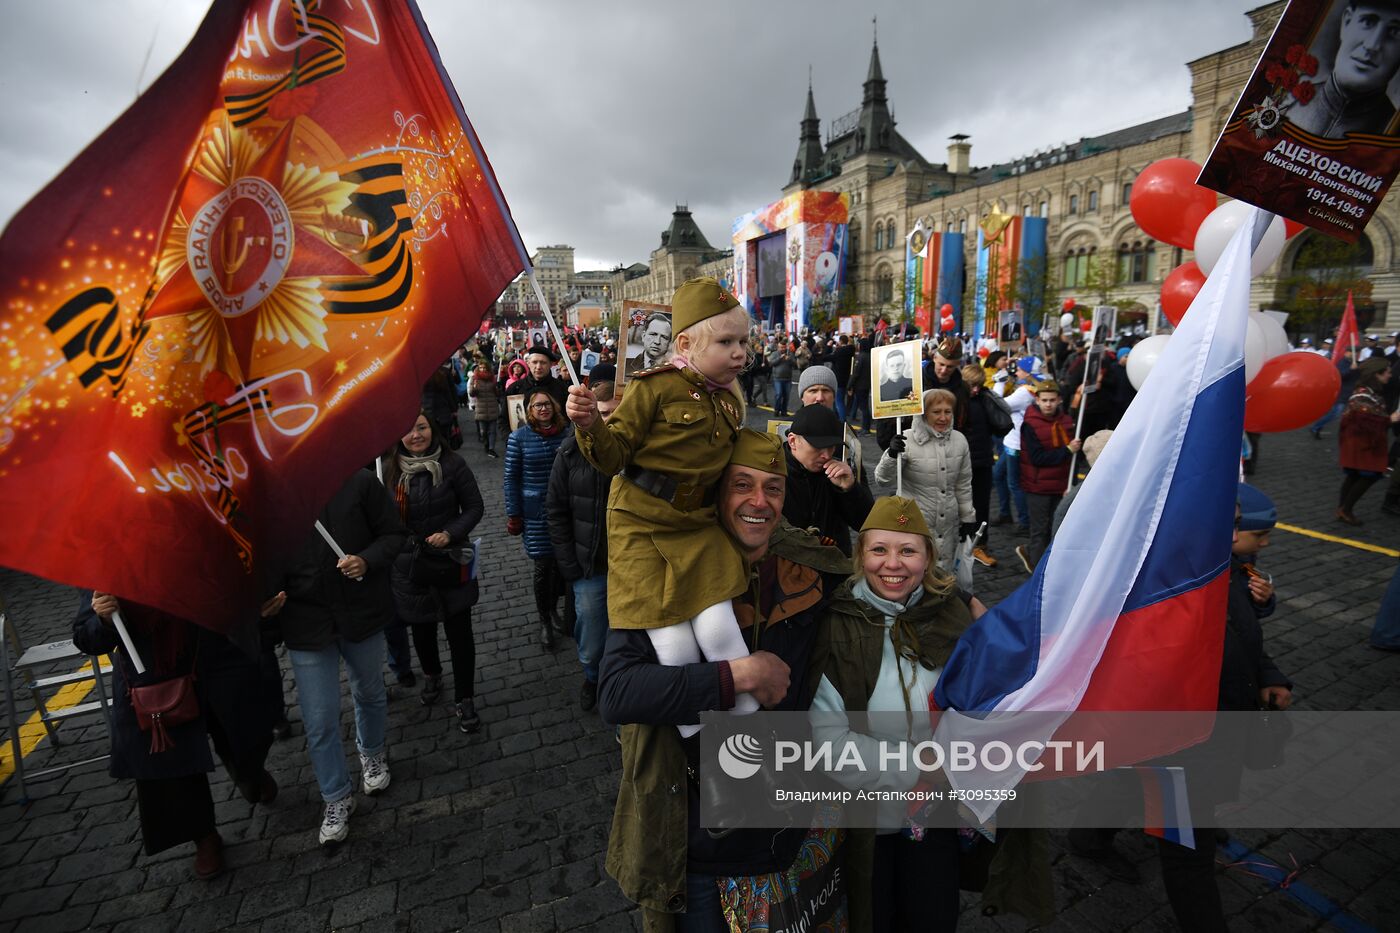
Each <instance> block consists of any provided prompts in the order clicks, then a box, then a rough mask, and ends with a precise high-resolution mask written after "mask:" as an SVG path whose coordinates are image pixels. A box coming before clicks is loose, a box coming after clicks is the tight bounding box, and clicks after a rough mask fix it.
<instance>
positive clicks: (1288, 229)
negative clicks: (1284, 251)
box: [1283, 217, 1308, 240]
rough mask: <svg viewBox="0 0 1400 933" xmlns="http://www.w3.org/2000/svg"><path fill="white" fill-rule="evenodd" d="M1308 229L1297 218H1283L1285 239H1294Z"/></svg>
mask: <svg viewBox="0 0 1400 933" xmlns="http://www.w3.org/2000/svg"><path fill="white" fill-rule="evenodd" d="M1306 229H1308V228H1307V227H1306V226H1305V225H1303V224H1300V223H1298V221H1296V220H1289V219H1288V218H1287V217H1285V218H1283V238H1284V239H1285V240H1290V239H1292V238H1293V237H1295V236H1297V235H1298V234H1300V233H1302V232H1303V231H1304V230H1306Z"/></svg>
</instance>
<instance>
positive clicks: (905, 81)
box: [0, 0, 1256, 266]
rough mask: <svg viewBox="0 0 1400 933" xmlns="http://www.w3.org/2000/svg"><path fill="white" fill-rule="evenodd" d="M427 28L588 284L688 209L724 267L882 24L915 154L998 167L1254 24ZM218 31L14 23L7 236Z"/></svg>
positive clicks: (9, 7)
mask: <svg viewBox="0 0 1400 933" xmlns="http://www.w3.org/2000/svg"><path fill="white" fill-rule="evenodd" d="M341 2H344V0H329V2H328V3H327V9H329V10H331V11H332V12H334V10H335V8H336V6H337V4H339V3H341ZM355 2H357V3H358V2H359V0H355ZM421 5H422V7H423V13H424V17H425V18H426V20H427V22H428V25H429V28H430V29H432V31H433V34H434V36H435V37H436V39H437V42H438V46H439V48H440V49H441V51H442V54H443V57H444V60H445V61H446V63H447V67H448V70H449V72H450V73H451V74H452V76H453V80H454V82H455V83H456V85H457V88H458V90H459V92H460V93H461V96H462V100H463V103H464V105H465V106H466V109H467V113H468V114H469V116H470V117H471V119H472V121H473V123H474V125H475V127H476V130H477V132H478V133H479V134H480V136H481V139H482V142H483V144H484V145H485V147H486V151H487V153H488V155H489V156H490V158H491V161H492V164H493V165H494V166H495V169H496V173H497V175H498V176H499V178H500V181H501V186H502V188H503V189H504V191H505V194H506V198H507V200H508V201H509V202H510V205H511V209H512V212H513V214H514V216H515V219H516V222H517V223H518V224H519V226H520V229H521V233H522V235H523V236H524V238H525V242H526V244H527V245H528V246H530V247H531V248H532V249H533V248H535V247H538V246H541V245H547V244H554V243H568V244H570V245H572V246H574V247H575V249H576V250H577V256H578V260H579V265H580V266H586V265H599V264H603V265H606V264H612V263H615V262H636V261H645V260H646V259H647V257H648V255H649V254H650V251H651V250H652V249H654V248H655V247H656V246H657V245H659V242H660V236H659V235H660V231H661V230H662V229H663V228H664V227H665V226H666V224H667V223H668V222H669V219H670V214H671V210H672V208H673V207H674V205H675V204H676V203H677V202H681V203H688V204H689V205H690V208H691V210H692V211H693V212H694V214H695V217H696V220H697V221H698V222H699V223H700V226H701V229H702V230H704V232H705V234H706V235H707V236H708V237H709V239H710V241H711V242H712V243H713V244H714V245H716V246H725V245H727V243H728V240H729V228H730V223H731V221H732V220H733V218H734V217H735V216H736V215H738V214H741V213H743V212H745V211H748V210H751V209H753V208H756V207H760V206H762V205H764V204H766V203H768V202H769V201H772V200H774V199H775V198H776V197H777V196H778V195H779V193H780V189H781V188H782V186H783V185H784V184H785V183H786V181H787V179H788V174H789V172H790V171H791V166H792V159H793V155H794V153H795V152H796V149H797V132H798V125H797V124H798V121H799V119H800V118H801V116H802V106H803V102H804V100H805V95H806V90H807V74H808V72H807V68H808V65H809V64H810V65H811V66H812V83H813V88H814V92H815V95H816V104H817V112H818V115H819V116H820V117H821V119H822V128H823V133H825V131H826V127H827V125H828V124H829V122H830V121H831V120H832V119H833V118H835V117H837V116H840V115H841V114H843V113H845V112H847V111H849V110H852V109H855V108H857V107H859V106H860V97H861V83H862V82H863V81H864V79H865V74H866V68H867V66H868V64H869V60H870V43H871V16H872V15H878V16H879V37H880V57H881V62H882V64H883V67H884V75H885V78H886V80H887V81H888V82H889V84H888V93H889V98H890V103H891V105H892V106H893V108H894V113H895V117H896V119H897V120H898V123H899V129H900V132H901V133H903V134H904V135H905V137H906V138H908V139H909V140H910V141H911V142H912V143H914V145H915V146H916V147H918V148H919V149H920V151H921V152H923V153H924V155H925V156H926V157H927V158H929V159H931V160H933V161H942V160H943V158H944V147H945V146H946V140H947V137H948V135H949V134H951V133H955V132H962V133H968V134H970V135H971V136H972V143H973V152H972V155H973V162H974V164H977V165H985V164H989V163H991V162H995V161H1000V160H1004V159H1009V158H1013V157H1016V156H1018V155H1024V154H1027V153H1030V152H1032V151H1034V150H1036V149H1041V148H1045V147H1048V146H1052V145H1056V144H1058V143H1061V142H1066V141H1071V140H1075V139H1078V138H1079V137H1081V136H1087V135H1095V134H1098V133H1103V132H1107V131H1110V130H1114V129H1119V128H1122V127H1125V126H1130V125H1132V124H1134V123H1138V122H1141V121H1143V120H1148V119H1152V118H1155V117H1159V116H1163V115H1166V114H1169V113H1175V112H1178V111H1180V110H1183V109H1185V108H1186V107H1187V106H1188V105H1189V104H1190V99H1191V98H1190V74H1189V72H1188V70H1187V68H1186V64H1185V63H1186V62H1188V61H1190V60H1192V59H1194V58H1198V57H1200V56H1202V55H1206V54H1209V53H1211V52H1214V51H1217V50H1219V49H1222V48H1226V47H1228V46H1231V45H1235V44H1238V43H1241V42H1244V41H1246V40H1247V39H1248V38H1249V23H1248V21H1247V20H1246V18H1245V17H1244V16H1243V15H1242V14H1243V12H1244V11H1245V10H1247V9H1249V8H1251V7H1253V6H1255V5H1256V3H1255V2H1250V0H1245V2H1241V0H1228V2H1218V0H1183V2H1166V0H1150V2H1148V0H1144V2H1141V3H1130V4H1112V5H1110V4H1104V3H1101V2H1093V0H1058V2H1055V3H1049V2H1033V0H993V2H980V3H956V4H953V3H946V2H938V3H929V2H921V3H912V2H910V3H894V2H886V3H876V4H872V5H866V6H864V8H862V9H854V8H853V6H854V5H851V4H837V3H826V2H822V3H810V2H809V3H800V2H795V0H793V2H790V0H783V2H762V3H755V2H751V0H750V2H739V0H718V2H712V3H709V4H703V5H700V4H689V5H685V8H682V7H681V5H677V4H657V3H643V2H639V0H631V2H620V0H619V2H564V0H558V2H543V0H540V2H529V0H512V2H510V3H494V2H492V3H485V2H463V0H421ZM202 12H203V4H200V3H196V2H192V0H105V2H100V3H99V2H89V0H47V2H45V3H25V4H20V3H14V4H6V5H5V6H4V9H3V14H4V16H5V18H6V23H5V28H4V30H3V33H4V39H3V40H0V41H2V42H3V48H0V51H3V54H0V100H3V101H4V104H3V106H4V115H3V119H4V122H3V125H4V127H5V129H4V131H3V136H2V137H0V153H3V157H4V160H5V164H6V165H7V168H8V170H7V172H6V173H5V174H4V176H3V178H0V217H4V218H8V217H9V216H10V215H12V214H13V213H14V212H15V211H16V210H18V208H19V207H20V205H21V204H22V203H23V202H24V200H26V199H27V198H28V197H29V196H30V195H32V194H33V193H34V192H35V191H36V190H38V188H39V187H41V186H42V185H43V184H44V183H45V182H46V181H47V180H48V179H49V178H51V177H52V176H53V175H54V174H55V173H56V172H57V171H58V170H59V169H60V168H61V167H62V166H63V165H64V164H65V163H66V162H67V161H68V160H69V159H71V158H72V157H73V156H74V155H76V154H77V152H78V151H79V150H80V149H81V148H82V146H83V145H85V144H86V143H87V142H88V141H89V140H90V139H91V138H92V137H93V136H94V135H96V134H97V133H98V132H99V131H100V130H101V128H102V127H103V126H105V125H106V124H107V123H108V122H110V121H111V120H112V119H114V118H115V117H116V116H117V115H118V114H119V113H120V112H121V111H122V110H124V109H125V108H126V107H127V106H128V105H129V104H130V103H131V101H132V98H133V95H134V90H135V86H136V81H137V75H138V73H139V72H140V69H141V62H142V59H143V57H144V56H145V54H146V52H147V49H148V48H150V49H151V50H152V54H151V63H150V65H149V66H148V68H147V71H146V75H145V80H144V82H143V83H144V84H149V83H150V82H151V80H152V79H153V78H154V77H155V76H156V75H157V74H159V72H160V71H161V70H162V69H164V68H165V67H166V66H167V65H168V64H169V62H170V61H171V60H172V59H173V58H174V57H175V55H176V54H178V52H179V50H180V48H181V47H182V46H183V45H184V43H185V42H186V41H187V40H188V38H189V37H190V35H192V34H193V32H194V30H195V28H196V26H197V25H198V22H199V19H200V17H201V15H202ZM157 24H158V25H157ZM153 35H154V41H153Z"/></svg>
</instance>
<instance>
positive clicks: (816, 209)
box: [733, 191, 850, 333]
mask: <svg viewBox="0 0 1400 933" xmlns="http://www.w3.org/2000/svg"><path fill="white" fill-rule="evenodd" d="M849 210H850V195H848V194H845V193H842V192H834V191H798V192H795V193H793V194H790V195H788V196H787V197H785V198H783V199H782V200H780V201H775V202H773V203H772V204H769V205H768V206H767V207H765V208H762V209H761V210H757V211H752V212H750V213H748V214H745V215H744V216H742V217H739V218H737V219H736V220H735V221H734V224H733V243H734V281H733V292H734V295H735V297H736V298H738V299H739V302H740V303H741V304H742V305H743V306H744V307H745V308H747V309H748V311H749V313H750V314H751V315H754V316H755V317H758V318H760V319H762V320H765V321H766V320H768V317H769V315H765V314H764V313H763V308H762V307H761V301H760V299H759V288H758V272H759V269H758V267H759V261H758V241H759V240H762V239H764V238H765V237H768V236H770V235H772V234H775V233H783V234H785V243H784V244H783V245H784V250H785V253H784V256H785V258H786V265H787V269H786V273H785V279H786V285H785V288H784V291H783V297H782V302H781V304H782V309H783V314H782V317H781V321H782V322H783V324H784V326H785V327H786V328H787V331H788V333H797V332H798V331H799V330H801V329H802V328H803V327H805V326H807V325H808V324H810V322H811V319H812V313H813V311H816V310H821V311H823V312H824V313H825V314H826V315H827V318H828V319H829V320H835V319H836V311H837V305H838V302H839V299H840V296H841V289H842V288H843V287H844V286H845V275H846V253H847V250H848V249H849V237H848V234H847V228H846V221H847V218H848V216H849ZM765 294H766V293H765Z"/></svg>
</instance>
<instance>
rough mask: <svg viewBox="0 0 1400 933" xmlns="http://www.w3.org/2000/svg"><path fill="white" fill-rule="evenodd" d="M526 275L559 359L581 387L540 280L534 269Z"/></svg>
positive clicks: (572, 378)
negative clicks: (555, 346)
mask: <svg viewBox="0 0 1400 933" xmlns="http://www.w3.org/2000/svg"><path fill="white" fill-rule="evenodd" d="M525 275H526V277H527V278H529V280H530V286H531V287H532V288H533V289H534V290H535V298H536V299H537V300H538V301H539V303H540V310H541V311H543V312H544V321H545V323H546V324H548V325H549V332H550V333H551V334H553V335H554V342H555V343H556V344H557V345H558V346H559V359H561V360H563V362H564V368H565V369H567V370H568V371H569V381H570V382H572V383H573V384H574V385H581V383H580V382H579V381H578V373H576V372H574V361H573V360H571V359H569V348H568V347H566V346H564V335H563V334H561V333H559V322H558V321H556V320H554V312H552V311H550V310H549V303H548V302H547V301H545V300H544V291H543V290H541V288H540V282H539V279H537V278H535V270H534V268H533V267H527V268H526V269H525Z"/></svg>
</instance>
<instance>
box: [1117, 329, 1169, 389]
mask: <svg viewBox="0 0 1400 933" xmlns="http://www.w3.org/2000/svg"><path fill="white" fill-rule="evenodd" d="M1170 339H1171V335H1170V334H1156V335H1154V336H1152V337H1148V338H1147V339H1145V340H1139V341H1138V342H1137V343H1135V344H1133V349H1132V351H1131V352H1130V353H1129V354H1128V363H1127V367H1126V368H1127V370H1128V381H1129V382H1131V383H1132V384H1133V388H1134V389H1141V388H1142V384H1143V383H1144V382H1146V381H1147V374H1148V373H1150V372H1152V367H1154V366H1156V365H1157V358H1158V357H1159V356H1161V355H1162V352H1163V351H1164V350H1166V349H1167V341H1168V340H1170Z"/></svg>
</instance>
